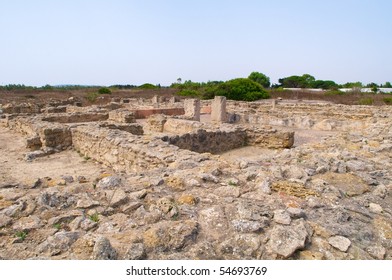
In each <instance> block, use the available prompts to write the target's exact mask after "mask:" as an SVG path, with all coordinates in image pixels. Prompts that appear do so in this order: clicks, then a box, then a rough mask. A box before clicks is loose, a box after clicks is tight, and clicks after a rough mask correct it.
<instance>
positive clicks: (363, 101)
mask: <svg viewBox="0 0 392 280" xmlns="http://www.w3.org/2000/svg"><path fill="white" fill-rule="evenodd" d="M373 102H374V100H373V98H370V97H366V98H361V99H359V102H358V103H359V105H373Z"/></svg>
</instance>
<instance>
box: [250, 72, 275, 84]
mask: <svg viewBox="0 0 392 280" xmlns="http://www.w3.org/2000/svg"><path fill="white" fill-rule="evenodd" d="M248 79H250V80H252V81H254V82H256V83H258V84H260V85H261V86H263V87H265V88H269V87H270V85H271V83H270V78H269V77H267V76H266V75H265V74H263V73H259V72H252V73H250V75H249V77H248Z"/></svg>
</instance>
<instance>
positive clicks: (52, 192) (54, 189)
mask: <svg viewBox="0 0 392 280" xmlns="http://www.w3.org/2000/svg"><path fill="white" fill-rule="evenodd" d="M391 112H392V110H391V109H390V107H372V106H346V105H335V104H328V103H317V102H295V101H286V100H279V101H277V100H272V101H271V100H267V101H259V102H239V101H227V100H226V98H224V97H221V96H217V97H215V99H214V100H202V101H200V100H197V99H185V100H183V101H179V100H176V99H175V98H171V99H170V100H166V99H163V98H160V97H158V96H155V97H154V98H153V99H150V100H148V99H146V100H144V99H131V98H124V99H121V98H119V99H113V100H111V102H110V103H108V104H106V105H101V106H90V107H80V104H79V103H78V104H75V102H73V103H70V104H61V103H59V104H46V105H45V104H43V105H34V106H33V105H29V104H20V105H12V104H9V105H4V106H2V115H1V118H0V122H1V125H2V126H3V127H5V128H6V129H8V130H7V131H12V132H17V133H19V135H23V137H24V139H25V147H26V148H28V149H29V150H30V152H28V153H27V154H26V155H25V160H26V161H28V162H31V163H32V164H33V163H34V162H35V161H39V160H45V158H47V157H49V156H50V155H54V154H61V153H63V152H65V151H67V150H75V151H77V152H78V153H79V154H80V155H82V156H83V157H85V158H86V159H88V160H87V161H93V162H94V163H96V164H97V166H101V168H102V167H105V168H107V169H106V170H107V171H105V172H101V174H99V176H97V177H96V178H84V176H82V175H83V174H77V173H75V174H73V175H72V176H71V175H66V174H64V176H62V177H61V179H56V180H49V179H45V178H46V177H45V178H38V179H37V181H35V182H34V183H33V184H29V183H25V182H12V183H10V182H1V184H0V230H1V231H0V235H2V236H3V237H4V238H2V239H3V241H2V243H0V244H1V246H0V258H4V259H10V258H19V259H25V258H30V259H31V258H35V257H38V258H50V259H195V258H198V259H392V223H391V221H392V208H391V207H392V206H391V205H392V196H391V180H392V173H391V170H392V161H391V156H390V152H391V149H392V140H391V139H392V121H391V118H390V116H391ZM63 178H65V179H66V180H65V179H63ZM71 179H72V180H71ZM48 180H49V181H48ZM9 190H12V191H13V194H12V195H11V194H10V192H9ZM18 194H20V195H18ZM15 231H16V232H20V231H23V232H26V234H27V238H26V240H25V241H23V240H20V238H19V239H15V237H14V236H15ZM22 244H24V246H25V247H23V248H25V249H23V250H18V249H20V248H21V246H22Z"/></svg>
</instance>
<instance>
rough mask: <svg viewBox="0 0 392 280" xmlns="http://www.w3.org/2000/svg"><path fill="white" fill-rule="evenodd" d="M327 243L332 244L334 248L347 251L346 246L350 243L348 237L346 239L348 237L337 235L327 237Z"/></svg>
mask: <svg viewBox="0 0 392 280" xmlns="http://www.w3.org/2000/svg"><path fill="white" fill-rule="evenodd" d="M328 243H329V244H330V245H331V246H333V247H334V248H336V249H338V250H340V251H342V252H347V250H348V248H349V247H350V245H351V241H350V239H348V238H346V237H344V236H339V235H336V236H333V237H330V238H329V239H328Z"/></svg>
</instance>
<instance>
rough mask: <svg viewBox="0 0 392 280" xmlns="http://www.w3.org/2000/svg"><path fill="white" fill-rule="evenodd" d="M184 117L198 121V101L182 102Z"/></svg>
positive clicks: (186, 100)
mask: <svg viewBox="0 0 392 280" xmlns="http://www.w3.org/2000/svg"><path fill="white" fill-rule="evenodd" d="M184 110H185V117H186V118H188V119H191V120H194V121H200V100H199V99H185V100H184Z"/></svg>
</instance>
